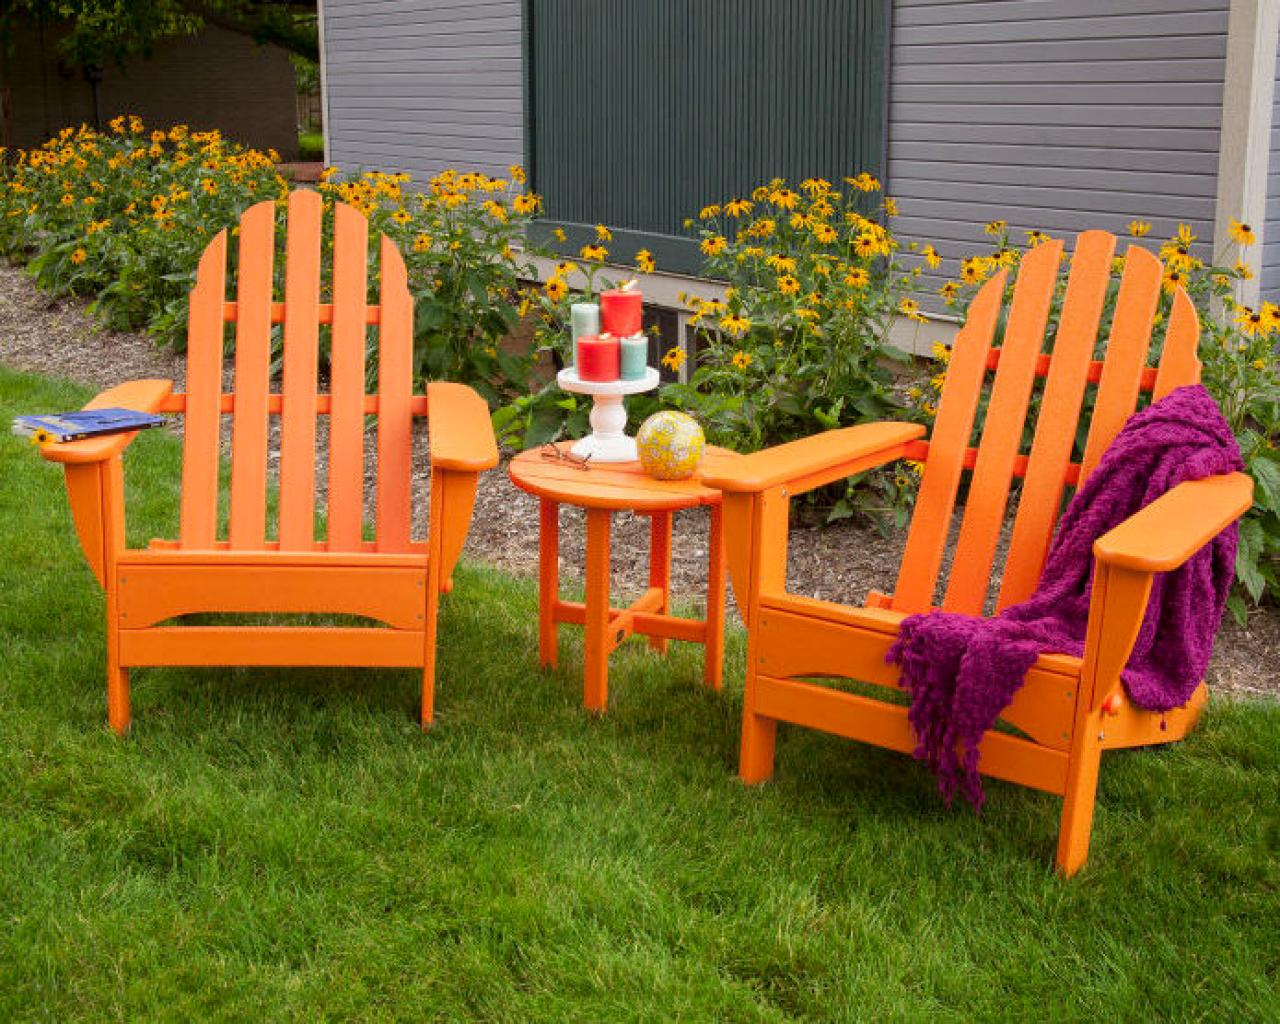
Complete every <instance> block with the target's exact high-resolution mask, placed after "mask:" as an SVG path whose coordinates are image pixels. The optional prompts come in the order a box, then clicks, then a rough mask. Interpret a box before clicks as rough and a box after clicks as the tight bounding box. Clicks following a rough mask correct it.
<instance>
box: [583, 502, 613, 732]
mask: <svg viewBox="0 0 1280 1024" xmlns="http://www.w3.org/2000/svg"><path fill="white" fill-rule="evenodd" d="M611 515H612V513H610V512H609V511H608V510H607V509H601V508H589V509H587V600H586V606H587V607H586V620H587V621H586V658H585V665H584V670H583V676H584V684H583V694H582V702H583V704H584V706H585V707H586V709H587V710H588V711H597V712H603V711H604V710H605V708H606V706H607V705H608V703H609V526H610V518H611Z"/></svg>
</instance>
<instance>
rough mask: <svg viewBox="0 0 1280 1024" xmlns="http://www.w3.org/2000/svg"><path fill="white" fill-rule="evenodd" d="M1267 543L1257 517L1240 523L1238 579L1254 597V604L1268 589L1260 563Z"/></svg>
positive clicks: (1237, 552)
mask: <svg viewBox="0 0 1280 1024" xmlns="http://www.w3.org/2000/svg"><path fill="white" fill-rule="evenodd" d="M1265 543H1266V537H1265V534H1264V533H1263V529H1262V523H1261V522H1259V521H1258V520H1257V519H1246V520H1245V521H1244V522H1242V523H1241V524H1240V546H1239V547H1238V548H1237V549H1236V579H1238V580H1239V581H1240V582H1241V583H1242V584H1243V585H1244V588H1245V590H1247V591H1248V592H1249V596H1250V597H1251V598H1253V603H1254V604H1257V603H1258V602H1259V601H1260V600H1261V599H1262V594H1263V591H1265V590H1266V589H1267V581H1266V577H1264V576H1263V575H1262V571H1261V569H1260V567H1259V565H1258V563H1259V560H1260V559H1261V558H1262V552H1263V548H1264V546H1265Z"/></svg>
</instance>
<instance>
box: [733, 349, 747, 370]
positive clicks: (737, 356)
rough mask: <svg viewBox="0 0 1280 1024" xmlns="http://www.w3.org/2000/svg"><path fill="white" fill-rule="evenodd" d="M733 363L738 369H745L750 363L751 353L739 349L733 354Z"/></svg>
mask: <svg viewBox="0 0 1280 1024" xmlns="http://www.w3.org/2000/svg"><path fill="white" fill-rule="evenodd" d="M733 365H734V366H736V367H737V368H738V369H739V370H745V369H746V368H747V367H748V366H750V365H751V353H750V352H743V351H742V350H741V349H739V350H738V351H737V352H735V353H734V354H733Z"/></svg>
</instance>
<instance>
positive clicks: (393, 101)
mask: <svg viewBox="0 0 1280 1024" xmlns="http://www.w3.org/2000/svg"><path fill="white" fill-rule="evenodd" d="M322 3H323V5H324V41H323V42H324V48H325V83H326V89H327V93H328V100H329V107H328V124H327V129H328V137H329V155H330V160H331V161H332V162H333V163H335V164H337V165H338V166H339V167H342V168H343V169H345V170H383V171H407V172H408V173H409V174H411V175H413V177H414V178H415V179H416V180H419V181H421V180H423V179H426V178H429V177H431V176H432V175H434V174H437V173H438V172H440V171H441V170H444V169H445V168H446V167H454V168H458V169H465V170H480V171H484V172H486V173H488V174H504V175H505V174H506V173H507V167H508V165H510V164H513V163H522V162H523V160H524V68H523V61H522V56H521V35H520V19H521V7H522V5H521V2H520V0H490V2H479V3H466V2H460V0H322Z"/></svg>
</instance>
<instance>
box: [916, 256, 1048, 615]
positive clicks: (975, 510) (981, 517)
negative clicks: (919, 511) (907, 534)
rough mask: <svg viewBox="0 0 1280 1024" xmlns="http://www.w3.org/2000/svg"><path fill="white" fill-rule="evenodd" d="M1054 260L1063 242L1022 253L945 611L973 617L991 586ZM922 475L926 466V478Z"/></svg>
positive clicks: (1039, 346) (1041, 333)
mask: <svg viewBox="0 0 1280 1024" xmlns="http://www.w3.org/2000/svg"><path fill="white" fill-rule="evenodd" d="M1061 259H1062V242H1061V241H1060V240H1058V239H1054V240H1053V241H1051V242H1045V243H1044V244H1043V245H1039V246H1036V248H1035V249H1033V250H1031V252H1029V253H1027V255H1026V256H1025V257H1024V258H1023V260H1022V267H1021V269H1020V271H1019V272H1018V282H1017V284H1016V286H1015V287H1014V293H1013V303H1012V305H1011V307H1010V310H1009V320H1008V323H1007V324H1006V326H1005V331H1004V345H1003V346H1002V355H1001V359H1000V370H999V372H998V373H997V374H996V380H995V385H994V386H993V388H992V390H991V402H990V404H989V405H988V406H987V419H986V423H985V425H984V427H983V431H982V443H981V444H979V446H978V458H977V461H976V462H975V463H974V467H973V477H972V480H971V483H970V486H969V497H968V501H967V502H966V504H965V509H964V518H963V520H962V522H961V525H960V538H959V540H958V541H957V543H956V553H955V560H954V562H953V564H952V569H951V577H950V580H949V581H948V583H947V590H946V596H945V598H944V599H943V602H942V607H943V608H944V609H945V610H946V611H949V612H967V613H969V614H970V615H977V614H979V613H980V612H981V611H982V607H983V603H984V602H985V600H986V597H987V591H988V590H989V588H990V586H991V565H992V562H993V560H994V558H995V552H996V545H997V543H998V542H999V540H1000V528H1001V526H1002V525H1003V523H1004V516H1005V511H1006V509H1007V508H1008V505H1009V488H1010V486H1011V484H1012V482H1013V463H1014V460H1015V459H1017V457H1018V450H1019V448H1020V447H1021V444H1022V430H1023V424H1024V423H1025V421H1026V418H1027V406H1028V404H1029V403H1030V401H1031V388H1032V386H1033V385H1034V383H1035V379H1036V377H1035V369H1036V359H1037V357H1038V356H1039V354H1040V350H1041V348H1042V347H1043V345H1044V332H1045V326H1046V324H1047V323H1048V318H1049V304H1050V302H1051V301H1052V299H1053V292H1054V288H1055V286H1056V284H1057V280H1058V265H1059V263H1060V262H1061ZM928 471H929V469H928V464H926V469H925V472H926V474H927V473H928Z"/></svg>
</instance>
